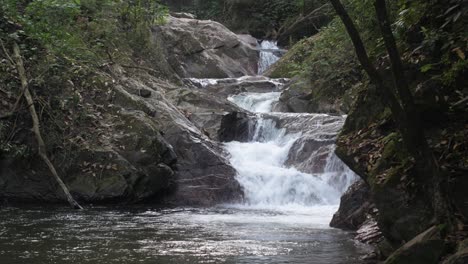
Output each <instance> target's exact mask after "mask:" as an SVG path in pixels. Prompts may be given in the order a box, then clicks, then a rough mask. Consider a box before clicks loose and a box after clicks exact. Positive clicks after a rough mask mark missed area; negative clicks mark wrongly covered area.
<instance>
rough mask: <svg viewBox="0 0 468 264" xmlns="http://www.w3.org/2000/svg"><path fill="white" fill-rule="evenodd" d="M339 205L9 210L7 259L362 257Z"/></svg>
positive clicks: (3, 237) (2, 242)
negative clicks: (338, 221)
mask: <svg viewBox="0 0 468 264" xmlns="http://www.w3.org/2000/svg"><path fill="white" fill-rule="evenodd" d="M335 209H336V208H335V207H331V206H322V207H315V208H309V209H308V210H304V209H303V208H302V209H300V210H296V209H295V208H291V210H289V211H288V209H287V208H283V209H281V210H278V209H276V210H266V209H255V208H246V207H245V208H243V207H237V208H236V207H216V208H211V209H199V208H178V209H150V208H136V209H135V208H133V209H125V208H122V209H109V208H93V209H86V210H83V211H73V210H70V209H68V208H48V209H45V208H33V209H18V208H5V209H0V263H2V264H17V263H31V264H32V263H35V264H42V263H44V264H45V263H61V264H62V263H74V264H81V263H89V264H98V263H99V264H106V263H109V264H110V263H112V264H117V263H126V264H128V263H161V264H165V263H174V264H175V263H178V264H182V263H232V264H234V263H236V264H237V263H239V264H240V263H245V264H247V263H316V264H325V263H330V264H331V263H335V264H341V263H342V264H345V263H346V264H352V263H360V261H359V256H361V255H362V254H364V253H365V252H366V249H365V248H364V247H363V246H361V245H358V244H356V242H355V241H353V239H352V234H349V233H347V232H344V231H341V230H337V229H331V228H328V226H327V224H326V223H327V222H326V221H328V220H329V219H328V218H329V214H330V212H332V211H334V210H335ZM324 220H325V221H324Z"/></svg>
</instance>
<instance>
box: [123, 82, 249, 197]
mask: <svg viewBox="0 0 468 264" xmlns="http://www.w3.org/2000/svg"><path fill="white" fill-rule="evenodd" d="M141 89H145V90H150V91H151V94H152V95H151V96H150V97H148V98H144V97H142V96H139V95H138V91H139V90H141ZM174 90H178V88H177V87H176V86H174V85H172V84H169V83H166V82H162V81H160V80H158V79H155V78H150V79H149V80H147V81H146V82H141V81H137V80H135V79H126V80H122V81H121V82H120V85H118V86H116V87H115V89H114V91H115V94H114V101H115V102H116V103H118V104H119V105H122V106H124V107H126V108H130V109H135V110H139V111H143V112H144V113H146V114H147V115H150V116H151V119H152V120H154V121H155V122H158V124H159V129H160V131H161V134H162V135H163V137H164V139H165V140H167V142H168V143H170V145H171V146H172V147H173V149H174V152H175V154H176V155H177V163H176V164H175V165H174V166H175V169H174V171H175V180H174V185H175V192H174V193H173V194H172V195H170V196H168V198H167V199H166V201H167V202H170V203H174V204H184V205H213V204H215V203H223V202H232V201H239V200H240V199H242V190H241V187H240V185H239V183H238V182H237V181H236V180H235V175H236V171H235V169H234V168H233V167H232V166H231V165H230V163H229V161H228V160H227V159H226V157H225V153H224V149H223V148H222V145H221V143H219V142H217V141H214V140H212V139H210V137H209V136H208V135H206V133H205V132H204V131H203V130H202V129H200V128H198V127H197V126H196V125H195V124H194V123H193V122H192V121H191V120H190V116H187V113H186V112H184V111H182V110H181V109H179V108H178V107H176V106H175V105H174V104H173V103H172V102H171V100H168V99H167V98H166V97H165V95H164V94H165V93H168V92H169V93H170V91H174Z"/></svg>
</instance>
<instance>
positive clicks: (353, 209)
mask: <svg viewBox="0 0 468 264" xmlns="http://www.w3.org/2000/svg"><path fill="white" fill-rule="evenodd" d="M371 207H372V204H371V202H370V192H369V187H368V186H367V185H366V183H365V182H364V181H362V180H359V181H357V182H356V183H354V184H353V185H351V186H350V187H349V189H348V190H347V191H346V192H345V193H344V194H343V196H342V197H341V203H340V208H339V209H338V212H336V213H335V214H334V215H333V219H332V221H331V222H330V226H331V227H336V228H342V229H348V230H357V229H359V227H361V225H362V224H364V222H365V221H366V220H367V216H368V213H369V212H370V209H371Z"/></svg>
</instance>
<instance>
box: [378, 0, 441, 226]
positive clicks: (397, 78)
mask: <svg viewBox="0 0 468 264" xmlns="http://www.w3.org/2000/svg"><path fill="white" fill-rule="evenodd" d="M374 6H375V10H376V13H377V20H378V22H379V27H380V30H381V32H382V36H383V39H384V42H385V47H386V48H387V52H388V55H389V58H390V62H391V64H392V73H393V79H394V84H395V87H396V90H397V91H398V94H399V97H400V100H401V102H402V104H403V111H404V112H405V113H406V115H407V117H408V120H409V121H410V122H409V123H408V126H407V127H406V130H407V133H409V137H411V141H410V144H411V145H409V146H408V148H411V149H410V150H409V151H410V153H412V154H413V156H414V157H415V158H416V166H417V169H418V172H419V173H420V174H422V175H428V176H431V179H432V189H433V190H432V193H433V203H432V204H433V209H434V213H435V215H436V218H437V219H438V220H442V221H443V220H444V219H445V220H448V219H447V216H448V199H446V198H445V195H444V193H445V192H444V191H443V190H442V186H443V175H442V173H441V172H440V170H439V168H438V166H437V164H436V162H435V160H434V157H433V154H432V151H431V149H430V147H429V144H428V143H427V139H426V136H425V133H424V130H423V127H422V124H421V121H420V119H419V116H418V111H417V109H416V107H415V104H414V99H413V95H412V94H411V91H410V89H409V85H408V82H407V81H406V78H405V74H404V68H403V62H402V61H401V56H400V53H399V51H398V48H397V45H396V41H395V38H394V36H393V33H392V28H391V26H390V24H391V23H390V20H389V18H388V11H387V6H386V2H385V0H375V4H374Z"/></svg>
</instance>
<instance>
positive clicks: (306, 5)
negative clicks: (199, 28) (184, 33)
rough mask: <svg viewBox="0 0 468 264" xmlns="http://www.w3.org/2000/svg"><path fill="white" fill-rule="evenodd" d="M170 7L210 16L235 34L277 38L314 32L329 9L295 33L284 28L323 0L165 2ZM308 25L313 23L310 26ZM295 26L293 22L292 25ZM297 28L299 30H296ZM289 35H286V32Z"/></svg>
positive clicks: (296, 21) (302, 16) (204, 17)
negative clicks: (282, 35)
mask: <svg viewBox="0 0 468 264" xmlns="http://www.w3.org/2000/svg"><path fill="white" fill-rule="evenodd" d="M165 3H167V4H169V6H171V7H173V8H174V10H178V11H184V12H189V13H193V14H195V15H196V16H197V17H198V18H200V19H212V20H216V21H219V22H221V23H223V24H224V25H226V26H228V27H229V28H230V29H232V30H234V31H236V32H239V33H249V34H252V35H254V36H255V37H257V38H277V37H279V36H280V35H281V34H283V33H288V39H286V40H285V43H286V42H287V41H289V37H291V40H292V41H297V40H298V39H299V38H301V37H304V36H307V35H309V36H310V35H312V34H314V33H316V31H317V29H318V28H320V27H321V26H323V25H325V24H326V23H327V22H328V21H329V16H328V15H329V13H328V12H326V11H330V10H329V9H324V10H321V12H320V13H319V14H317V16H314V17H313V19H314V23H309V24H308V25H307V26H305V25H300V26H301V29H300V30H298V31H297V32H288V27H290V26H292V25H294V24H295V23H296V24H297V23H298V22H300V21H301V20H303V19H304V18H305V17H307V15H308V14H310V13H311V12H312V11H314V10H316V9H320V8H322V7H323V6H324V5H325V4H326V3H327V1H326V0H294V1H288V0H273V1H272V0H260V1H252V0H242V1H239V0H208V1H206V0H203V1H201V0H200V1H197V0H188V1H184V0H182V1H180V0H179V1H165ZM311 24H312V25H313V26H311ZM296 26H297V25H296ZM299 31H300V32H299ZM291 33H295V34H292V36H289V34H291Z"/></svg>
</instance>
